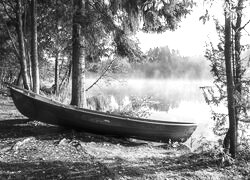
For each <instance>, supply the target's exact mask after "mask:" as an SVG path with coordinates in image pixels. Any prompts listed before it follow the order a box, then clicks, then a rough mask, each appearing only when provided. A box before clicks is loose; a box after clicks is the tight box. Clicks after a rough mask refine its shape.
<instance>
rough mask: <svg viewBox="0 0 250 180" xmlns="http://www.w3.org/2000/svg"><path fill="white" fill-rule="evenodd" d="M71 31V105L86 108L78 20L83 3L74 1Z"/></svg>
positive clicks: (83, 60)
mask: <svg viewBox="0 0 250 180" xmlns="http://www.w3.org/2000/svg"><path fill="white" fill-rule="evenodd" d="M73 6H74V14H73V30H72V99H71V105H76V106H78V107H85V106H86V96H85V88H84V86H85V84H84V83H85V54H84V53H85V52H84V44H83V43H84V41H83V36H82V34H81V31H82V27H81V25H80V24H79V22H78V18H79V17H81V16H82V15H83V12H84V8H85V7H84V3H83V2H82V0H74V1H73Z"/></svg>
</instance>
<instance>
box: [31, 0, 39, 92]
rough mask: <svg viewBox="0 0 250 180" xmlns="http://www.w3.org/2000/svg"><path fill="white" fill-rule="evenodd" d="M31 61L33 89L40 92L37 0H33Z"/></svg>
mask: <svg viewBox="0 0 250 180" xmlns="http://www.w3.org/2000/svg"><path fill="white" fill-rule="evenodd" d="M31 63H32V79H33V91H34V92H35V93H37V94H39V90H40V80H39V67H38V52H37V2H36V0H31Z"/></svg>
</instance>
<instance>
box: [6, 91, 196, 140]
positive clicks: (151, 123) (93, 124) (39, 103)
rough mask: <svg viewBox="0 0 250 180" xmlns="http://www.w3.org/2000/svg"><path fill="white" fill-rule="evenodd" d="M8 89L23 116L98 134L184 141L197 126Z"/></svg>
mask: <svg viewBox="0 0 250 180" xmlns="http://www.w3.org/2000/svg"><path fill="white" fill-rule="evenodd" d="M9 88H10V92H11V96H12V99H13V101H14V104H15V106H16V107H17V109H18V110H19V111H20V112H21V113H22V114H23V115H24V116H26V117H28V118H30V119H34V120H38V121H42V122H46V123H49V124H54V125H60V126H65V127H70V128H76V129H81V130H84V131H86V132H91V133H95V134H102V135H112V136H118V137H133V138H137V139H142V140H150V141H158V142H169V141H170V140H171V141H178V142H184V141H186V140H187V139H188V138H189V137H190V136H191V135H192V133H193V132H194V131H195V129H196V127H197V125H196V124H194V123H184V122H170V121H167V122H166V121H158V120H149V119H142V118H132V117H126V116H119V115H112V114H108V113H103V112H98V111H93V110H88V109H80V108H76V107H74V106H70V105H63V104H61V103H58V102H55V101H52V100H50V99H48V98H45V97H43V96H40V95H38V94H35V93H33V92H30V91H27V90H24V89H21V88H19V87H16V86H10V87H9Z"/></svg>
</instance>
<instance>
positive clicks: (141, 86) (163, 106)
mask: <svg viewBox="0 0 250 180" xmlns="http://www.w3.org/2000/svg"><path fill="white" fill-rule="evenodd" d="M91 82H93V80H89V81H88V83H89V84H91ZM88 83H87V84H88ZM209 85H212V81H211V80H200V79H198V80H189V79H133V78H129V79H125V80H124V81H122V82H116V81H114V82H112V83H110V84H109V85H107V84H105V83H103V84H102V85H99V86H98V87H97V86H96V87H95V88H94V89H93V90H91V94H93V95H98V94H102V95H104V96H112V97H113V101H114V100H115V101H116V102H117V103H118V104H121V103H122V102H123V103H124V100H125V101H127V102H128V101H129V98H130V97H131V96H136V97H145V96H147V97H151V100H152V101H155V102H157V104H158V106H155V107H154V108H151V110H150V111H151V112H150V113H151V115H150V116H149V117H148V118H150V119H155V120H162V121H177V122H194V123H197V124H198V127H197V129H196V131H195V132H194V134H193V136H192V138H193V139H199V138H201V137H205V138H206V139H208V140H215V136H214V135H213V132H212V126H213V120H212V119H211V112H210V107H209V106H208V105H207V104H206V103H205V99H204V97H203V94H202V90H201V89H200V87H201V86H209ZM87 87H88V85H87Z"/></svg>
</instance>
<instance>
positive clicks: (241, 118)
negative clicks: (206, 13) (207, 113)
mask: <svg viewBox="0 0 250 180" xmlns="http://www.w3.org/2000/svg"><path fill="white" fill-rule="evenodd" d="M240 2H243V1H237V3H238V4H237V3H235V2H231V3H232V6H233V7H232V8H231V9H230V15H231V16H232V19H233V20H232V54H231V56H232V71H233V72H232V73H233V75H232V77H233V81H234V95H233V96H234V102H235V107H233V108H234V109H235V112H236V114H235V117H236V121H237V123H236V124H237V125H238V127H237V130H238V133H239V134H242V133H243V132H245V131H246V129H247V128H248V125H247V124H245V122H249V116H248V113H249V106H248V104H249V85H248V84H249V80H250V79H249V75H248V74H247V73H246V70H247V69H248V68H249V65H248V61H246V59H245V58H243V56H242V53H243V52H244V51H245V50H246V46H244V45H241V44H240V36H237V35H238V33H239V32H240V31H241V30H242V29H243V28H244V27H245V26H246V25H247V24H248V23H246V24H245V25H244V26H240V24H239V19H240V21H241V20H242V19H241V18H242V11H241V10H242V9H243V7H241V5H240ZM226 11H228V9H226ZM214 21H215V25H216V30H217V32H218V37H219V40H220V41H219V43H218V44H217V45H214V44H212V43H209V44H207V50H206V54H205V57H206V58H207V59H208V60H209V61H210V63H211V73H212V74H213V77H214V84H215V87H203V88H202V89H203V92H204V97H205V100H206V102H207V103H208V104H209V105H210V107H211V111H212V116H213V119H214V120H215V127H214V132H215V133H216V134H217V135H220V136H222V135H224V134H225V133H226V131H227V129H228V128H227V126H228V124H227V123H226V120H227V118H228V117H227V116H228V115H227V113H225V112H216V110H215V109H216V108H218V106H227V82H226V68H225V58H224V43H225V42H224V40H225V37H224V26H222V25H220V23H219V21H218V20H216V19H214ZM238 26H239V27H238ZM230 112H231V111H230ZM237 125H236V126H237ZM243 134H244V133H243ZM245 135H246V134H245ZM239 140H240V141H239V143H244V141H245V140H246V139H244V138H242V137H239Z"/></svg>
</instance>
